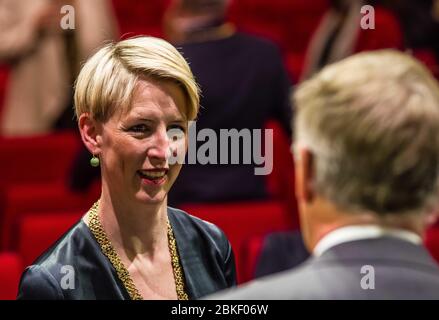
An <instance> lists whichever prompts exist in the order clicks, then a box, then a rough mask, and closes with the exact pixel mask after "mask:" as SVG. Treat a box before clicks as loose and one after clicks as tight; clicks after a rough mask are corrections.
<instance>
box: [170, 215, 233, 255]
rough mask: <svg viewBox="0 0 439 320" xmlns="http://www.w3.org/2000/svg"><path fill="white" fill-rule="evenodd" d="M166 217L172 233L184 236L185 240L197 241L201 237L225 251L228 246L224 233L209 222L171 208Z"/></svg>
mask: <svg viewBox="0 0 439 320" xmlns="http://www.w3.org/2000/svg"><path fill="white" fill-rule="evenodd" d="M168 216H169V219H170V221H171V224H172V227H173V229H174V232H177V233H180V235H184V236H185V237H187V238H188V239H186V240H199V238H200V237H201V238H203V239H204V240H205V241H207V242H209V243H214V244H216V245H220V246H221V247H222V249H225V250H227V249H228V247H229V246H230V244H229V241H228V239H227V237H226V235H225V233H224V232H223V231H222V230H221V229H220V228H219V227H218V226H217V225H215V224H213V223H211V222H208V221H205V220H203V219H200V218H198V217H195V216H193V215H191V214H189V213H187V212H186V211H183V210H180V209H176V208H172V207H168Z"/></svg>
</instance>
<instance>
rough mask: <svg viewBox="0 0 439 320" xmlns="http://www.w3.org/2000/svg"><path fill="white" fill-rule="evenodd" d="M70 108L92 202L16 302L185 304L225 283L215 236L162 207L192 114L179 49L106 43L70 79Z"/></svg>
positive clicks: (229, 280) (194, 102)
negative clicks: (98, 178) (97, 179)
mask: <svg viewBox="0 0 439 320" xmlns="http://www.w3.org/2000/svg"><path fill="white" fill-rule="evenodd" d="M75 107H76V115H77V118H78V124H79V130H80V133H81V137H82V140H83V142H84V144H85V146H86V147H87V149H88V150H89V152H90V154H91V155H92V157H91V160H90V165H92V166H95V167H97V166H100V169H101V173H102V192H101V196H100V199H99V200H98V201H97V202H96V203H95V204H94V205H93V206H92V208H91V209H90V210H89V211H88V212H87V213H86V214H85V215H84V217H83V218H82V219H81V220H80V221H79V222H78V223H77V224H75V225H74V226H73V227H72V228H71V229H70V230H69V231H68V232H67V233H66V234H65V235H64V236H62V237H61V239H60V240H58V241H57V242H56V243H55V244H54V245H53V246H52V247H51V248H49V249H48V250H47V251H46V252H45V253H43V255H41V256H40V257H39V258H38V259H37V261H35V262H34V263H33V264H32V265H31V266H30V267H28V268H26V270H25V272H24V274H23V276H22V279H21V282H20V288H19V295H18V298H19V299H66V300H77V299H81V300H82V299H85V300H89V299H92V300H94V299H106V300H107V299H116V300H119V299H123V300H125V299H133V300H138V299H179V300H187V299H196V298H199V297H201V296H204V295H207V294H210V293H213V292H215V291H218V290H220V289H225V288H228V287H231V286H233V285H234V284H235V282H236V280H235V265H234V257H233V252H232V249H231V246H230V243H229V242H228V240H227V238H226V236H225V235H224V233H223V232H222V231H221V230H220V229H218V228H217V227H216V226H215V225H213V224H211V223H207V222H205V221H203V220H200V219H198V218H195V217H193V216H190V215H189V214H187V213H185V212H183V211H181V210H177V209H173V208H171V207H168V206H167V195H168V192H169V190H170V189H171V187H172V185H173V183H174V182H175V180H176V179H177V177H178V174H179V172H180V169H181V166H182V164H181V162H174V161H173V162H171V161H169V158H170V155H174V154H175V153H176V154H177V155H178V157H179V158H181V157H183V158H184V154H185V152H186V150H187V143H188V141H187V139H188V137H187V134H188V121H190V120H193V119H194V118H195V117H196V116H197V113H198V109H199V92H198V86H197V84H196V82H195V79H194V77H193V75H192V72H191V70H190V68H189V65H188V64H187V62H186V61H185V60H184V58H183V57H182V56H181V55H180V54H179V52H178V51H177V50H176V49H175V48H174V47H173V46H172V45H170V44H169V43H167V42H166V41H164V40H161V39H157V38H152V37H139V38H132V39H128V40H123V41H121V42H119V43H112V44H109V45H106V46H105V47H103V48H102V49H101V50H99V51H98V52H97V53H96V54H95V55H94V56H93V57H92V58H91V59H89V60H88V62H87V63H86V64H85V65H84V67H83V69H82V71H81V73H80V75H79V77H78V80H77V82H76V89H75ZM65 266H69V268H70V269H68V270H67V272H68V273H69V272H73V279H71V278H68V277H69V275H68V274H66V271H65ZM69 274H70V275H71V273H69ZM66 278H68V279H70V280H69V281H67V280H66Z"/></svg>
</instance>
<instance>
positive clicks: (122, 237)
mask: <svg viewBox="0 0 439 320" xmlns="http://www.w3.org/2000/svg"><path fill="white" fill-rule="evenodd" d="M98 215H99V218H100V221H101V223H102V226H103V228H104V231H105V233H106V234H107V237H108V238H109V240H110V241H111V243H112V245H113V246H114V248H115V249H116V251H118V252H121V251H123V252H124V253H125V254H126V256H127V258H128V259H130V260H132V259H133V258H134V257H135V256H137V255H139V254H141V255H143V256H150V257H151V258H152V257H153V256H154V254H155V253H156V252H157V251H159V250H160V249H162V248H163V247H167V246H168V239H167V219H168V218H167V205H166V200H165V201H163V203H161V204H157V205H143V204H133V202H132V201H124V200H123V199H118V198H117V197H112V196H110V194H109V192H105V190H104V189H103V191H102V196H101V199H100V204H99V210H98Z"/></svg>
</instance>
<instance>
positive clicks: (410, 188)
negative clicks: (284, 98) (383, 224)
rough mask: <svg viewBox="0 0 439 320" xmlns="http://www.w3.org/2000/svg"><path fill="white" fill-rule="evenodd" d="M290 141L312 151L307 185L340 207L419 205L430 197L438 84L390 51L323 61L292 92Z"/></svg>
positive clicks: (438, 162) (438, 144)
mask: <svg viewBox="0 0 439 320" xmlns="http://www.w3.org/2000/svg"><path fill="white" fill-rule="evenodd" d="M295 103H296V108H297V114H296V123H295V126H296V143H297V144H298V145H303V146H306V147H307V148H309V149H310V150H311V151H312V152H313V153H314V154H315V162H314V169H315V181H314V182H315V188H316V190H317V192H319V193H320V194H322V195H324V196H326V197H327V198H329V199H330V200H332V201H333V202H335V203H336V204H338V205H339V206H341V207H344V208H347V209H350V210H356V211H358V210H360V211H364V210H366V211H373V212H376V213H379V214H389V213H403V212H404V213H411V212H420V211H422V210H424V209H425V208H426V207H427V206H428V205H429V204H432V201H434V202H436V201H437V198H438V193H437V191H438V172H439V86H438V83H437V82H436V80H435V79H434V78H433V76H432V75H431V73H430V72H429V71H428V70H427V69H426V68H425V67H424V66H423V65H422V64H420V63H419V62H417V61H416V60H415V59H414V58H412V57H411V56H409V55H407V54H403V53H401V52H397V51H394V50H380V51H374V52H366V53H360V54H357V55H354V56H352V57H350V58H347V59H345V60H343V61H341V62H339V63H336V64H333V65H330V66H328V67H326V68H324V69H323V70H322V71H321V72H320V73H318V74H317V75H316V76H314V77H313V78H312V79H310V80H308V81H306V82H304V83H303V84H302V85H301V86H300V87H299V89H298V90H297V91H296V93H295Z"/></svg>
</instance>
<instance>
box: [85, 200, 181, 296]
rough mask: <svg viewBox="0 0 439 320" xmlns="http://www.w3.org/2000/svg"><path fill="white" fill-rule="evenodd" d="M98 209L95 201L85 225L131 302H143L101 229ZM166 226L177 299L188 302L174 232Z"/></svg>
mask: <svg viewBox="0 0 439 320" xmlns="http://www.w3.org/2000/svg"><path fill="white" fill-rule="evenodd" d="M98 209H99V200H98V201H96V202H95V203H94V204H93V206H92V207H91V208H90V210H89V211H88V212H87V216H88V223H87V225H88V227H89V228H90V230H91V232H92V233H93V235H94V237H95V238H96V240H97V242H98V243H99V245H100V247H101V250H102V252H103V253H104V255H105V256H106V257H107V258H108V260H110V262H111V264H112V265H113V267H114V269H115V270H116V273H117V276H118V277H119V279H120V280H121V281H122V283H123V285H124V286H125V289H126V290H127V292H128V294H129V295H130V297H131V300H143V297H142V295H141V294H140V292H139V290H137V288H136V286H135V285H134V281H133V279H132V278H131V276H130V273H129V272H128V270H127V268H126V267H125V265H124V264H123V263H122V260H121V259H120V258H119V255H118V254H117V252H116V250H114V247H113V245H112V244H111V242H110V240H109V239H108V237H107V234H106V233H105V231H104V228H103V227H102V224H101V221H100V219H99V216H98ZM167 225H168V230H167V231H168V247H169V253H170V254H171V263H172V270H173V273H174V280H175V289H176V291H177V298H178V300H189V297H188V295H187V293H186V291H185V288H184V275H183V270H182V268H181V264H180V257H179V255H178V251H177V242H176V240H175V236H174V232H173V230H172V226H171V224H170V223H169V220H168V221H167Z"/></svg>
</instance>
